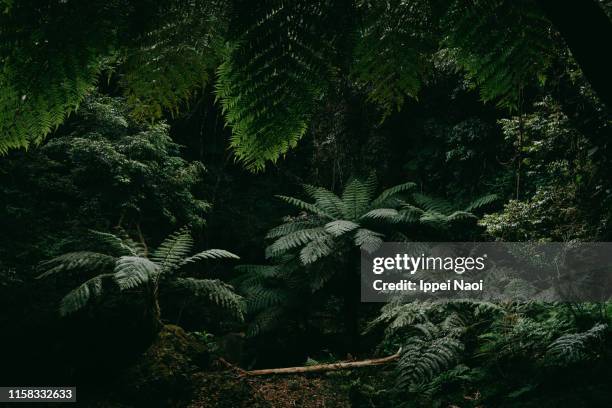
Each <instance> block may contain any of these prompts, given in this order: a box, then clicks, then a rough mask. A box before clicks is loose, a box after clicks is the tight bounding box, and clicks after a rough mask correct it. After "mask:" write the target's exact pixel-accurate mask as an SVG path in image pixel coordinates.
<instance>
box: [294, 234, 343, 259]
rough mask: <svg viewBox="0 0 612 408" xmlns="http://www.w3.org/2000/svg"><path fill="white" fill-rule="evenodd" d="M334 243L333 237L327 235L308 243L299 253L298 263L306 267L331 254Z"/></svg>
mask: <svg viewBox="0 0 612 408" xmlns="http://www.w3.org/2000/svg"><path fill="white" fill-rule="evenodd" d="M334 243H335V241H334V239H333V237H332V236H329V235H323V236H321V237H319V238H317V239H314V240H312V241H310V242H309V243H308V244H306V245H305V246H304V248H302V250H301V251H300V261H301V262H302V264H303V265H308V264H311V263H314V262H316V261H318V260H319V259H321V258H324V257H326V256H328V255H330V254H332V253H333V252H334V249H335V245H334Z"/></svg>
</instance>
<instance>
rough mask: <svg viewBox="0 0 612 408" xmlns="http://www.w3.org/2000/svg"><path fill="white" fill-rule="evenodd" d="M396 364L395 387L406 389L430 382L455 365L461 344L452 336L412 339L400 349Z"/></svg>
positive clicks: (461, 348)
mask: <svg viewBox="0 0 612 408" xmlns="http://www.w3.org/2000/svg"><path fill="white" fill-rule="evenodd" d="M402 351H403V353H402V355H401V357H400V359H399V361H398V363H397V370H398V377H397V386H398V388H400V389H408V388H409V387H410V386H412V385H414V384H420V383H425V382H428V381H430V380H431V379H432V378H433V377H434V376H436V375H438V374H440V373H441V372H443V371H445V370H447V369H449V368H451V367H452V365H453V364H455V363H456V362H457V361H458V359H459V357H460V353H461V352H462V351H463V344H462V343H461V342H460V341H459V340H458V339H456V338H455V337H452V336H444V337H439V338H433V339H432V338H427V337H426V338H423V337H413V338H411V339H410V342H408V343H407V344H406V346H405V347H404V348H403V349H402Z"/></svg>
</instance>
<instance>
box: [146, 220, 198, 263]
mask: <svg viewBox="0 0 612 408" xmlns="http://www.w3.org/2000/svg"><path fill="white" fill-rule="evenodd" d="M192 247H193V238H192V237H191V233H190V232H189V230H188V229H187V228H186V227H183V228H181V229H179V230H178V231H176V232H174V233H172V234H170V235H169V236H168V237H167V238H166V239H165V240H164V241H163V242H162V243H161V244H160V245H159V247H157V249H156V250H155V251H154V252H153V254H152V255H151V261H153V262H155V263H156V264H157V265H159V267H160V269H161V272H162V273H167V272H172V271H174V270H176V269H177V268H178V267H179V266H180V265H181V264H182V263H183V260H184V258H185V257H186V256H187V255H188V254H189V252H191V248H192Z"/></svg>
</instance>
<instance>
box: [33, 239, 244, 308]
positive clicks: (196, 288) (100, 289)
mask: <svg viewBox="0 0 612 408" xmlns="http://www.w3.org/2000/svg"><path fill="white" fill-rule="evenodd" d="M98 236H100V237H102V238H103V240H104V241H105V242H109V243H111V244H112V245H111V249H114V250H115V251H116V250H117V248H118V249H120V250H122V251H124V252H125V251H127V252H129V253H132V252H131V250H132V249H133V248H132V247H131V246H127V245H124V244H122V243H124V242H125V240H122V239H120V238H119V237H116V236H114V235H112V234H98ZM192 245H193V239H192V238H191V235H190V233H189V230H188V229H186V228H182V229H180V230H178V231H176V232H175V233H172V234H171V235H170V236H168V237H167V238H166V239H165V240H164V241H163V242H162V243H161V244H160V246H159V248H157V249H156V250H155V251H154V252H153V255H152V256H151V258H150V259H149V258H147V257H145V256H144V255H123V256H119V257H118V258H115V257H112V256H109V255H104V254H98V253H92V252H76V253H69V254H65V255H61V256H59V257H57V258H54V259H51V260H50V261H47V262H44V263H43V264H41V268H42V269H44V270H45V269H46V271H45V272H44V273H42V274H41V275H40V276H39V278H45V277H48V276H53V275H56V274H58V273H59V272H64V271H68V272H71V271H77V270H86V271H88V272H91V273H97V274H98V275H97V276H94V277H93V278H91V279H89V280H87V281H85V282H84V283H83V284H81V285H80V286H78V287H77V288H76V289H74V290H72V291H71V292H70V293H68V294H67V295H66V296H65V297H64V298H63V299H62V301H61V304H60V312H61V314H62V315H66V314H70V313H73V312H76V311H78V310H79V309H81V308H83V307H85V306H86V305H87V304H88V303H89V302H90V301H91V300H92V299H94V298H98V297H100V296H102V295H103V294H104V283H105V282H108V284H113V285H115V287H116V288H118V289H119V291H124V290H128V289H135V288H139V287H146V288H147V291H148V292H149V294H150V295H151V296H153V299H151V302H153V304H154V306H155V308H154V310H156V311H157V313H159V306H158V305H157V303H158V299H157V292H158V287H159V285H160V284H166V283H168V282H169V284H171V285H174V286H176V287H179V288H182V289H186V290H188V291H190V292H192V293H193V295H195V296H204V297H207V298H208V299H209V300H211V301H212V302H214V303H216V304H217V305H219V306H222V307H224V308H226V309H227V310H228V311H230V312H231V313H232V314H233V316H235V317H237V318H240V319H242V317H243V314H244V305H243V301H242V298H241V297H240V296H238V295H237V294H236V293H234V292H233V290H232V287H231V286H230V285H228V284H225V283H223V282H221V281H219V280H212V279H194V278H190V277H181V276H179V277H175V276H173V275H176V274H180V272H181V271H180V269H181V267H182V266H184V265H186V264H191V263H194V262H197V261H202V260H209V259H227V258H230V259H238V256H236V255H234V254H232V253H231V252H229V251H225V250H222V249H209V250H206V251H202V252H200V253H197V254H195V255H193V256H187V255H188V253H189V252H190V250H191V247H192ZM109 270H112V273H108V272H109ZM158 318H159V316H158Z"/></svg>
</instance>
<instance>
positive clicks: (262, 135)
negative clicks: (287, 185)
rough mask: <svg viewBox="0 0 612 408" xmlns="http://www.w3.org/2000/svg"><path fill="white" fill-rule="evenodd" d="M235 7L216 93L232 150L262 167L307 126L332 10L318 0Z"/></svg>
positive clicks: (328, 50)
mask: <svg viewBox="0 0 612 408" xmlns="http://www.w3.org/2000/svg"><path fill="white" fill-rule="evenodd" d="M235 6H236V8H235V10H234V14H233V16H234V18H233V19H232V21H231V24H232V26H233V30H232V32H233V33H234V35H233V38H232V42H231V44H230V46H229V47H228V49H227V51H226V57H225V60H224V62H223V63H222V64H221V65H220V66H219V68H218V70H217V76H218V80H217V84H216V93H217V98H218V99H219V100H220V102H221V105H222V107H223V111H224V113H225V118H226V122H227V123H228V124H229V125H230V126H231V128H232V139H231V145H232V147H233V148H234V149H235V152H236V156H237V157H238V159H239V160H241V161H243V162H244V163H245V164H246V165H247V167H249V168H251V169H261V168H262V167H263V165H264V163H265V162H266V161H267V160H271V161H276V160H277V159H278V157H279V156H280V155H281V154H283V153H285V152H286V151H287V150H288V149H289V148H290V147H293V146H295V145H296V143H297V141H298V140H299V139H300V138H301V137H302V136H303V134H304V132H305V131H306V129H307V127H308V117H309V115H310V114H311V113H312V111H313V109H314V107H315V101H316V98H317V97H319V96H320V95H321V93H322V91H323V90H324V88H325V86H326V85H325V81H324V78H326V76H327V71H328V69H329V60H330V59H332V56H333V54H334V48H333V47H332V43H333V41H334V35H333V34H334V28H335V25H334V23H337V21H335V22H334V17H335V16H336V15H337V14H335V13H334V11H333V8H332V7H331V3H328V2H320V1H314V2H301V1H300V2H283V1H277V0H268V1H264V2H260V3H258V4H257V5H254V4H253V3H245V2H238V3H237V4H236V5H235ZM330 31H331V32H330Z"/></svg>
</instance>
